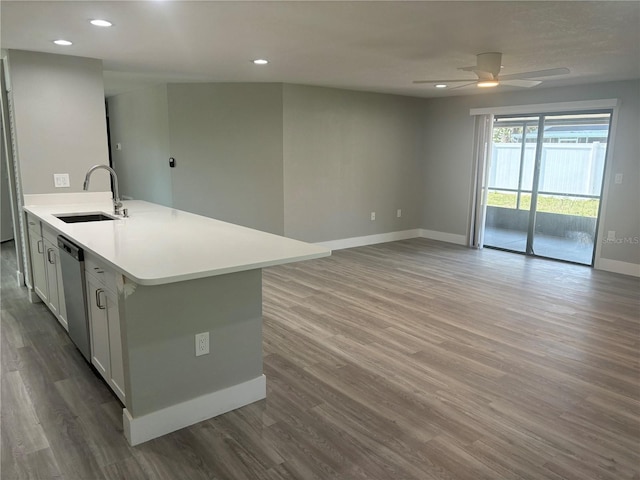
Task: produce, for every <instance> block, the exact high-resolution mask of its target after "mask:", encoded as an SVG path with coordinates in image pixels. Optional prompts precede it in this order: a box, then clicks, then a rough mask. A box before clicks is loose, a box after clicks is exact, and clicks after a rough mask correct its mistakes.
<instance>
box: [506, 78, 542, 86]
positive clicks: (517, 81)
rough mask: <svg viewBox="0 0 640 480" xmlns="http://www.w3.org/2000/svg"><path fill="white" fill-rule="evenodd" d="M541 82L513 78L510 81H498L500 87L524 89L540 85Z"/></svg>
mask: <svg viewBox="0 0 640 480" xmlns="http://www.w3.org/2000/svg"><path fill="white" fill-rule="evenodd" d="M541 83H542V82H541V81H540V80H522V79H519V78H513V79H511V80H504V79H502V78H501V79H500V85H510V86H512V87H524V88H531V87H535V86H536V85H540V84H541Z"/></svg>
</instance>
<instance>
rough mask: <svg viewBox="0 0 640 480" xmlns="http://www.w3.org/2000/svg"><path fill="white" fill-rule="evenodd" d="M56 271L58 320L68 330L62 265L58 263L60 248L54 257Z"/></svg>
mask: <svg viewBox="0 0 640 480" xmlns="http://www.w3.org/2000/svg"><path fill="white" fill-rule="evenodd" d="M56 267H57V268H56V273H57V277H58V320H60V323H61V324H62V326H63V327H64V329H65V330H67V331H69V325H68V323H67V305H66V303H65V299H64V284H63V283H62V266H61V265H60V249H58V256H57V257H56Z"/></svg>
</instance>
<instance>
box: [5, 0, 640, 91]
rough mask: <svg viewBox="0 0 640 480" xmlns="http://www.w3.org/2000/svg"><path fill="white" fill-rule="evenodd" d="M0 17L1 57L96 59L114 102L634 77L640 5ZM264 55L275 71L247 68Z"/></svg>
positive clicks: (162, 7)
mask: <svg viewBox="0 0 640 480" xmlns="http://www.w3.org/2000/svg"><path fill="white" fill-rule="evenodd" d="M0 9H1V11H0V13H1V17H2V25H1V26H2V30H1V42H2V43H1V45H2V48H3V49H20V50H33V51H39V52H50V53H60V54H67V55H77V56H84V57H93V58H99V59H102V60H103V65H104V70H105V72H104V76H105V89H106V91H107V94H108V95H111V94H114V93H118V92H122V91H126V90H128V89H131V88H136V87H137V86H139V85H143V84H147V83H159V82H164V81H172V82H178V81H211V82H287V83H300V84H308V85H322V86H330V87H339V88H346V89H355V90H367V91H376V92H386V93H395V94H401V95H411V96H421V97H433V96H445V95H455V94H458V95H460V94H469V93H475V92H477V91H479V90H482V89H478V88H477V87H475V86H471V87H468V88H462V89H456V90H450V91H448V90H438V89H435V88H434V87H433V86H432V85H424V84H423V85H414V84H412V81H413V80H416V79H424V78H429V79H432V78H433V79H437V78H452V77H453V78H467V77H468V78H470V79H471V80H473V79H474V78H475V76H474V74H473V73H470V72H462V71H459V70H458V67H462V66H467V65H473V64H475V55H476V54H477V53H482V52H489V51H499V52H503V59H502V63H503V65H504V69H503V70H502V74H504V75H507V74H511V73H518V72H522V71H530V70H542V69H548V68H556V67H568V68H569V69H570V70H571V73H570V74H569V75H565V76H562V77H554V78H549V79H548V80H545V81H544V82H543V83H542V84H541V85H539V86H537V87H534V88H544V87H550V86H561V85H574V84H580V83H594V82H602V81H608V80H623V79H631V78H640V1H622V2H612V1H600V2H598V1H591V2H580V1H542V2H532V1H498V2H487V1H471V2H458V1H441V2H435V1H412V2H404V1H389V2H378V1H376V2H370V1H332V2H324V1H320V2H318V1H299V2H294V1H257V2H254V1H227V2H217V1H168V0H165V1H162V0H150V1H84V2H83V1H43V2H36V1H25V0H21V1H10V0H2V1H1V2H0ZM94 18H103V19H107V20H110V21H111V22H113V24H114V26H113V27H111V28H106V29H105V28H97V27H93V26H91V25H90V24H89V23H88V21H89V20H90V19H94ZM57 38H64V39H68V40H71V41H73V42H74V44H73V45H72V46H70V47H59V46H56V45H54V44H53V43H52V40H55V39H57ZM261 57H262V58H267V59H268V60H269V61H270V63H269V64H268V65H266V66H262V67H259V66H255V65H253V64H252V63H251V60H252V59H255V58H261ZM498 88H501V89H505V90H508V89H514V88H515V87H507V86H501V87H498Z"/></svg>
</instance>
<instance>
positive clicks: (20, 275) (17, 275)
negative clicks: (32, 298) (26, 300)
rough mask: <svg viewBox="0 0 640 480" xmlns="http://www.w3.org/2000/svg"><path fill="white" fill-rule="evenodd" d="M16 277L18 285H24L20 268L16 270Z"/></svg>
mask: <svg viewBox="0 0 640 480" xmlns="http://www.w3.org/2000/svg"><path fill="white" fill-rule="evenodd" d="M16 277H17V278H18V285H20V286H21V287H23V286H25V285H26V282H25V278H24V273H22V272H21V271H20V270H16Z"/></svg>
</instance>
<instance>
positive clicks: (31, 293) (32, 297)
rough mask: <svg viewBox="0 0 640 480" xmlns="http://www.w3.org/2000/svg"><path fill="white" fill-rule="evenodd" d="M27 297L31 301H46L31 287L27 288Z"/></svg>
mask: <svg viewBox="0 0 640 480" xmlns="http://www.w3.org/2000/svg"><path fill="white" fill-rule="evenodd" d="M27 298H28V299H29V302H30V303H44V300H42V299H41V298H40V296H39V295H38V294H37V293H36V291H35V290H34V289H33V288H29V290H27Z"/></svg>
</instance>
